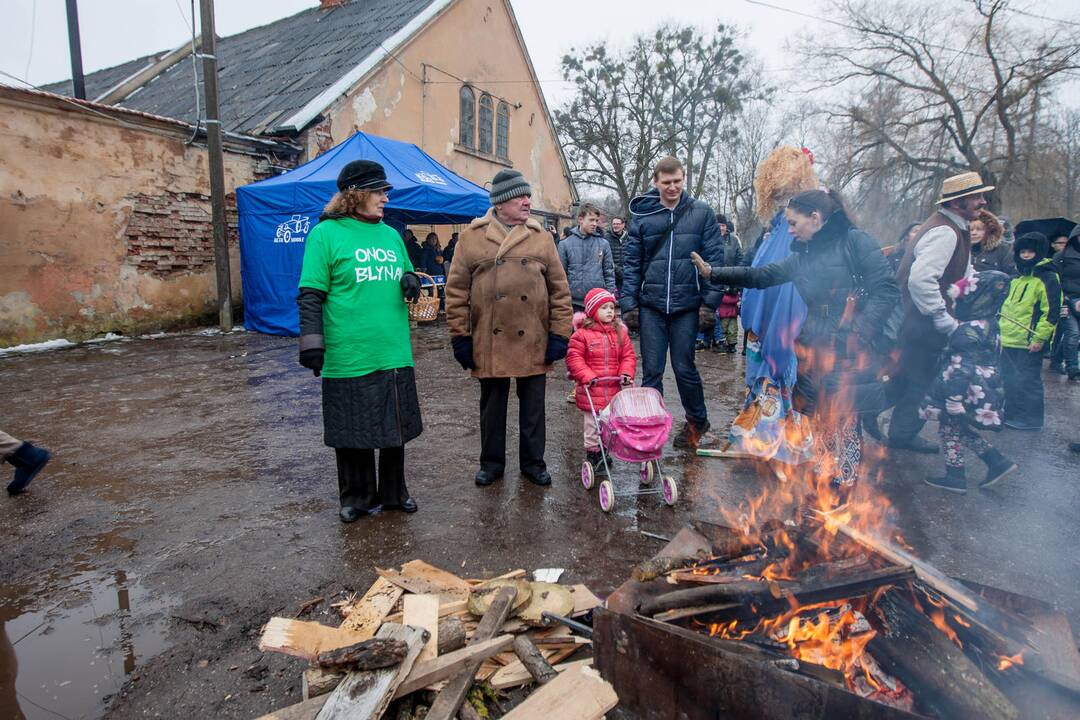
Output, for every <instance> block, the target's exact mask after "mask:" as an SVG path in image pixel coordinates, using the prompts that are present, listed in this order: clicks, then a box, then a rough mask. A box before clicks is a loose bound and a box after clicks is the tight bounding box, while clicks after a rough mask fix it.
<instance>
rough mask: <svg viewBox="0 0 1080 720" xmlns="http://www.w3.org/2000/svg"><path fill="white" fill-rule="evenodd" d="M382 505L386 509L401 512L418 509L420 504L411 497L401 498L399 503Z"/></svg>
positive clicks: (411, 511) (412, 511) (410, 511)
mask: <svg viewBox="0 0 1080 720" xmlns="http://www.w3.org/2000/svg"><path fill="white" fill-rule="evenodd" d="M383 507H384V508H385V509H387V510H400V511H401V512H403V513H414V512H416V511H417V510H419V509H420V506H419V505H417V504H416V501H415V500H413V499H412V498H411V497H407V498H405V499H404V500H402V501H401V504H400V505H384V506H383Z"/></svg>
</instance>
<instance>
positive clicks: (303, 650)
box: [259, 560, 616, 720]
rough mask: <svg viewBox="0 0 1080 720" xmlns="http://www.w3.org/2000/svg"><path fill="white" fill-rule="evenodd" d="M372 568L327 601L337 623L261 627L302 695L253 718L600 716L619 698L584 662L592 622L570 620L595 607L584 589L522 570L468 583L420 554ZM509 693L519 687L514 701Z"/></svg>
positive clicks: (263, 642)
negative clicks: (364, 582) (371, 575)
mask: <svg viewBox="0 0 1080 720" xmlns="http://www.w3.org/2000/svg"><path fill="white" fill-rule="evenodd" d="M377 572H378V575H379V577H378V579H377V580H376V581H375V582H374V583H373V584H372V585H371V587H370V588H369V589H368V591H367V592H366V593H364V595H363V596H362V597H359V598H348V599H346V600H343V601H341V602H338V603H334V604H333V607H335V608H336V609H337V610H338V611H339V612H340V613H341V616H342V618H343V621H342V623H341V625H340V626H338V627H331V626H327V625H323V624H321V623H316V622H306V621H301V620H296V619H289V618H272V619H271V620H270V622H269V623H267V625H266V626H265V628H264V630H263V633H262V636H261V639H260V642H259V649H260V650H262V651H264V652H281V653H286V654H290V655H294V656H296V657H300V658H303V659H304V660H306V661H307V662H308V663H309V666H308V667H307V668H306V669H305V670H304V671H303V682H302V686H303V695H304V701H303V702H301V703H299V704H297V705H293V706H291V707H288V708H284V709H282V710H279V711H276V712H274V713H271V714H270V715H267V716H265V717H264V718H262V719H260V720H334V719H336V718H346V717H347V718H350V719H352V720H357V719H361V720H362V719H365V718H370V719H372V720H374V719H375V718H380V717H387V718H394V720H412V719H414V718H416V719H419V718H427V719H428V720H452V719H453V718H461V719H462V720H473V718H477V717H499V716H502V717H507V718H511V719H515V718H516V719H518V720H526V719H528V718H539V717H565V718H572V719H575V720H578V719H580V720H589V719H591V720H597V719H598V718H601V717H602V716H603V714H604V713H605V712H607V711H608V710H610V709H611V708H612V707H613V706H614V705H615V703H616V698H615V695H614V691H613V690H612V689H611V686H610V685H609V684H608V683H606V682H604V681H603V680H602V679H601V678H600V677H599V675H598V674H597V673H596V671H595V670H593V668H592V667H591V662H592V660H591V650H592V648H591V645H592V641H591V639H590V637H589V636H590V635H591V633H590V628H589V627H588V625H586V624H584V623H582V622H578V621H575V620H573V618H577V619H578V620H584V619H586V617H587V616H588V614H589V613H590V612H591V611H592V609H593V608H595V607H597V606H599V605H600V604H601V601H600V600H599V599H598V598H597V597H596V596H595V595H593V593H592V592H590V591H589V590H588V588H586V587H585V586H584V585H561V584H558V583H549V582H539V581H529V580H526V579H525V577H526V573H525V571H524V570H515V571H513V572H510V573H507V574H505V575H502V576H500V577H497V578H492V579H486V580H485V579H472V580H468V579H463V578H460V577H458V576H457V575H454V574H453V573H450V572H447V571H445V570H442V569H439V568H436V567H433V566H432V565H429V564H427V563H425V562H423V561H421V560H413V561H411V562H408V563H406V564H405V565H404V566H402V568H401V569H400V570H377ZM532 686H535V689H536V691H535V692H532V693H531V694H528V693H526V692H525V690H527V689H529V688H530V687H532ZM511 688H522V689H523V691H522V692H517V693H515V695H516V697H514V698H513V699H510V698H508V697H507V696H505V695H504V693H505V691H507V690H509V689H511ZM526 694H527V697H526V698H525V699H524V701H522V702H520V703H519V704H517V705H516V706H515V707H513V708H512V709H509V708H507V707H506V706H507V705H510V704H512V701H513V700H519V699H520V697H521V696H523V695H526Z"/></svg>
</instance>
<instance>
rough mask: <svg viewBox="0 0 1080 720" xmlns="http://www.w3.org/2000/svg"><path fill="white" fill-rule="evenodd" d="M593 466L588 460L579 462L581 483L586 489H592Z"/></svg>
mask: <svg viewBox="0 0 1080 720" xmlns="http://www.w3.org/2000/svg"><path fill="white" fill-rule="evenodd" d="M593 478H594V475H593V466H592V463H591V462H589V461H588V460H586V461H584V462H583V463H581V484H582V485H583V486H584V487H585V489H586V490H592V486H593Z"/></svg>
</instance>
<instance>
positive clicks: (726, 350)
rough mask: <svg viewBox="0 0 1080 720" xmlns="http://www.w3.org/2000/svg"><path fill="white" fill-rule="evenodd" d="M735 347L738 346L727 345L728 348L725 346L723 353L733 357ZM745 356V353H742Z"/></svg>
mask: <svg viewBox="0 0 1080 720" xmlns="http://www.w3.org/2000/svg"><path fill="white" fill-rule="evenodd" d="M737 347H738V346H737V345H734V344H732V345H728V346H727V347H726V348H724V352H726V353H727V354H728V355H734V354H735V350H736V349H737ZM745 354H746V352H745V351H744V352H743V355H745Z"/></svg>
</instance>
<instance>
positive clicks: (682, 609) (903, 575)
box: [640, 567, 915, 622]
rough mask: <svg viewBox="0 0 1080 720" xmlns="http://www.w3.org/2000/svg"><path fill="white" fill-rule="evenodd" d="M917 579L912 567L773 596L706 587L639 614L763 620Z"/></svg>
mask: <svg viewBox="0 0 1080 720" xmlns="http://www.w3.org/2000/svg"><path fill="white" fill-rule="evenodd" d="M914 578H915V573H914V571H913V570H912V569H911V568H910V567H888V568H883V569H881V570H872V571H869V572H861V573H857V574H854V575H845V576H841V577H836V578H826V579H823V580H820V581H819V582H816V583H808V584H806V585H795V586H793V587H787V588H783V587H781V588H780V591H779V593H774V592H773V590H772V589H771V588H770V585H773V586H774V587H775V584H772V583H761V582H755V583H749V584H750V585H753V586H754V590H755V592H752V593H750V592H745V590H746V588H744V587H743V586H742V584H741V583H732V584H731V585H706V586H703V587H696V588H690V589H689V590H676V591H675V592H670V593H666V594H664V595H660V596H658V597H656V598H654V599H653V600H651V601H649V602H646V603H644V604H643V605H642V607H641V610H640V612H641V614H643V615H652V616H654V617H655V618H656V619H657V620H663V621H666V622H670V621H672V620H681V619H683V618H688V617H696V616H699V615H724V616H729V617H761V616H767V615H770V614H772V613H774V612H779V611H782V610H785V609H787V608H790V607H791V603H792V602H797V603H798V604H800V605H809V604H811V603H819V602H828V601H829V600H838V599H840V598H849V597H858V596H860V595H865V594H867V593H870V592H873V591H874V590H876V589H877V588H879V587H881V586H883V585H890V584H893V583H901V582H908V581H911V580H913V579H914ZM733 588H734V590H733ZM777 594H778V595H779V597H777ZM733 597H734V598H736V600H733ZM663 611H670V612H663Z"/></svg>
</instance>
